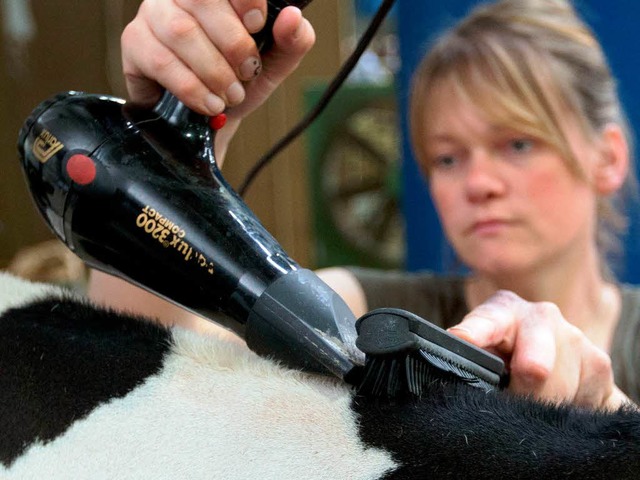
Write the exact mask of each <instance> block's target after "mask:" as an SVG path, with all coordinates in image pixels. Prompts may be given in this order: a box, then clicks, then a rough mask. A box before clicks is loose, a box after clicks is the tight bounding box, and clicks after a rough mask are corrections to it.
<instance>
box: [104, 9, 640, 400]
mask: <svg viewBox="0 0 640 480" xmlns="http://www.w3.org/2000/svg"><path fill="white" fill-rule="evenodd" d="M153 3H154V2H153V0H148V1H145V2H144V3H143V4H142V7H141V9H140V13H139V15H138V16H137V17H136V19H135V20H134V21H133V22H132V23H131V24H130V25H129V27H128V28H127V30H125V32H124V35H123V52H124V57H123V58H124V67H125V73H126V74H127V78H128V83H129V87H130V94H131V97H132V99H133V100H134V101H140V102H146V103H152V102H153V101H155V99H157V97H158V88H159V87H158V84H157V83H155V81H157V82H159V83H160V84H162V85H163V86H164V87H166V88H168V89H170V90H171V91H173V92H174V93H175V94H177V95H178V96H179V97H180V98H181V99H182V100H183V101H184V102H185V103H187V104H188V105H189V106H191V107H192V108H195V109H197V110H199V111H201V112H204V113H209V114H215V113H218V111H220V110H222V108H223V107H224V105H225V104H226V105H231V106H233V108H231V109H230V113H231V116H232V119H233V122H232V125H231V127H230V128H229V129H228V130H227V132H228V133H227V135H225V136H224V137H223V138H220V137H219V138H218V144H217V145H216V149H217V152H218V155H219V158H221V155H222V154H223V153H224V151H225V150H226V145H227V143H228V140H229V138H230V137H231V135H232V134H233V132H234V131H235V128H237V125H238V123H239V121H240V119H241V118H242V117H243V116H245V115H246V114H247V113H249V112H250V111H251V110H253V109H254V108H255V107H256V106H257V105H259V104H260V103H261V102H262V101H263V100H264V99H265V98H266V97H267V96H268V94H269V93H270V92H271V91H272V90H273V88H274V86H275V85H277V84H278V83H279V82H280V81H281V80H282V79H283V78H284V77H286V75H287V74H288V73H290V72H291V71H292V70H293V69H294V68H295V67H296V66H297V64H298V62H299V61H300V59H301V58H302V56H303V55H304V53H306V51H307V50H308V48H310V46H311V44H312V43H313V40H314V35H313V30H312V28H311V27H310V25H309V23H308V22H306V21H305V20H303V19H302V17H301V16H300V12H299V11H298V10H297V9H294V8H288V9H285V10H283V12H282V13H281V15H280V16H279V18H278V21H277V22H276V24H275V27H274V36H275V40H276V47H275V49H274V50H272V51H271V52H270V53H269V54H268V55H266V56H265V57H264V58H263V59H261V60H262V62H263V63H262V72H261V73H260V74H259V75H258V76H257V77H255V79H253V80H251V81H248V80H250V77H251V76H252V75H254V74H255V72H256V71H257V70H255V69H254V70H253V71H251V72H249V69H248V68H246V67H245V65H247V64H248V63H251V64H253V65H255V60H256V59H257V58H258V57H257V52H256V50H255V45H253V42H252V41H251V38H250V37H249V35H248V34H249V33H252V32H254V31H257V30H259V28H260V26H261V25H262V23H263V19H264V8H265V6H264V5H263V4H262V2H261V1H260V0H251V1H250V2H247V1H245V2H239V1H237V2H234V1H232V2H230V3H228V4H227V3H226V2H222V4H224V5H225V7H224V8H221V7H220V5H219V4H220V2H217V3H216V8H215V9H214V8H213V7H212V5H213V3H212V4H205V3H202V2H195V1H194V2H186V1H185V2H181V5H182V7H181V8H179V7H177V6H176V5H175V4H174V3H173V2H167V4H164V3H162V4H161V5H152V4H153ZM155 3H158V2H155ZM160 6H164V8H162V9H161V8H160ZM152 7H153V8H152ZM207 8H211V11H207ZM217 22H224V23H217ZM216 25H225V27H224V32H225V35H222V34H221V33H220V29H219V28H215V27H216ZM236 34H237V35H240V37H242V39H241V40H238V37H237V36H236ZM230 38H234V39H236V40H235V41H234V42H231V43H229V39H230ZM141 45H145V48H141ZM142 52H144V55H143V53H142ZM149 52H150V53H149ZM201 58H212V59H213V60H212V61H211V63H209V64H207V65H203V64H202V62H200V63H199V62H198V61H196V59H201ZM242 81H244V82H245V83H244V85H241V84H240V82H242ZM239 87H240V88H239ZM240 89H242V90H240ZM213 92H216V93H215V94H214V93H213ZM212 95H215V97H212ZM236 105H238V106H236ZM412 106H413V111H412V114H411V117H412V118H411V120H412V137H413V140H414V144H415V147H416V154H417V157H418V158H419V160H420V163H421V166H422V169H423V171H424V173H425V175H426V176H427V179H428V183H429V188H430V191H431V195H432V197H433V200H434V204H435V206H436V208H437V210H438V213H439V216H440V219H441V222H442V224H443V227H444V230H445V233H446V235H447V238H448V239H449V241H450V242H451V244H452V245H453V247H454V249H455V250H456V252H457V254H458V256H459V258H460V259H461V261H462V262H463V263H465V265H466V266H467V267H468V268H469V271H470V274H469V275H468V276H465V277H446V278H445V277H438V276H434V275H432V274H429V273H425V274H419V275H409V274H398V273H391V274H385V273H383V272H371V271H366V270H361V269H343V268H338V269H331V270H327V271H324V272H320V274H321V276H322V277H323V278H324V279H325V280H326V281H327V282H328V283H329V284H330V285H332V286H333V287H334V288H335V289H336V290H337V291H338V292H339V293H340V294H341V295H343V297H344V298H345V299H346V300H347V303H349V305H350V306H351V308H352V309H353V310H354V313H356V315H360V314H362V313H364V312H365V311H367V310H370V309H372V308H375V307H379V306H396V307H401V308H406V309H408V310H411V311H413V312H415V313H417V314H419V315H422V316H424V317H425V318H428V319H429V320H431V321H434V322H436V323H440V324H442V325H444V326H446V327H450V331H451V332H452V333H455V334H456V335H459V336H460V337H462V338H465V339H467V340H468V341H471V342H472V343H474V344H476V345H478V346H480V347H483V348H488V349H491V350H494V351H496V352H497V353H499V354H500V355H501V356H502V357H503V358H505V360H506V361H507V363H508V365H509V368H510V370H511V377H512V380H511V385H510V387H509V388H510V390H512V391H513V392H515V393H519V394H528V395H533V396H535V397H537V398H540V399H545V400H553V401H568V402H572V403H575V404H579V405H585V406H590V407H617V406H619V405H621V404H622V403H623V402H626V401H628V399H627V397H626V396H625V394H624V393H622V391H621V390H620V388H618V386H619V387H621V388H622V389H624V391H625V392H626V394H627V395H630V396H631V397H632V398H633V399H634V400H635V401H636V402H637V401H639V400H640V386H639V384H640V380H639V378H638V377H639V375H638V372H636V371H635V370H634V368H633V367H634V365H635V364H636V363H637V361H638V359H640V348H638V347H636V346H635V344H636V343H637V342H636V341H634V340H635V339H636V338H637V334H636V331H637V330H638V328H640V326H639V325H640V320H639V319H640V307H638V305H640V294H638V293H637V292H635V291H633V290H632V289H630V288H627V287H621V286H620V285H618V284H617V283H616V282H615V281H614V280H613V279H612V277H611V275H610V273H609V270H608V268H607V266H606V263H605V260H604V255H605V250H603V248H604V247H605V246H606V244H604V243H603V240H605V238H604V236H603V235H602V234H603V233H607V232H610V231H611V230H610V229H611V227H612V226H613V227H616V228H617V227H618V226H619V223H620V221H619V220H620V219H619V218H618V216H617V215H615V212H614V211H612V208H611V206H612V201H611V197H612V195H613V194H615V193H616V192H618V191H620V190H621V189H622V187H623V186H624V184H625V182H628V181H629V179H630V178H631V177H630V176H629V174H628V172H629V153H628V142H627V138H626V131H625V124H624V119H623V116H622V113H621V109H620V106H619V102H618V98H617V94H616V92H615V82H614V80H613V78H612V77H611V74H610V72H609V69H608V67H607V65H606V61H605V59H604V56H603V54H602V51H601V49H600V47H599V45H598V43H597V41H596V40H595V38H594V37H593V35H592V34H591V32H590V31H589V30H588V29H587V27H586V26H585V25H584V24H583V22H582V21H581V20H580V19H579V18H578V17H577V16H576V14H575V12H574V10H573V9H572V7H571V6H570V4H568V3H567V2H565V1H561V0H505V1H501V2H497V3H492V4H489V5H487V6H486V7H480V8H478V9H476V10H474V11H473V12H471V13H470V14H469V16H467V18H466V19H464V20H463V21H462V22H460V23H459V24H458V25H457V26H455V27H454V28H453V29H452V30H451V31H449V32H448V33H447V34H445V35H444V36H442V37H441V38H440V40H439V41H438V42H437V43H436V45H435V46H434V48H433V49H432V50H431V52H430V53H429V54H428V55H427V56H426V57H425V60H424V62H423V65H422V67H421V68H420V70H419V71H418V73H417V75H416V81H415V89H414V94H413V99H412ZM101 282H102V283H101ZM104 285H107V286H108V287H110V288H112V289H111V290H106V289H105V287H104ZM98 287H99V288H98ZM129 288H130V287H128V286H126V287H123V286H122V285H121V284H119V283H117V282H116V281H113V280H109V279H105V277H98V278H96V279H95V280H94V283H93V286H92V288H91V292H94V293H96V292H100V293H99V294H97V295H94V297H95V298H97V299H98V300H102V301H107V302H108V301H110V299H113V298H114V295H115V296H117V297H119V298H122V297H123V294H124V292H126V291H127V290H128V289H129ZM130 298H135V297H130ZM135 303H136V304H137V305H140V303H139V301H138V300H136V302H135ZM118 305H119V306H122V302H120V301H119V302H118ZM158 305H160V304H158ZM125 306H126V305H125ZM131 306H133V305H131ZM145 308H151V307H150V305H147V306H146V307H145ZM159 309H161V310H162V312H163V313H167V311H166V310H164V307H162V306H160V307H159ZM634 309H635V311H633V310H634ZM146 311H147V312H149V310H146ZM169 316H171V315H169ZM460 321H461V323H458V322H460ZM456 323H457V325H456ZM610 354H611V355H612V357H611V356H610ZM612 361H613V363H612ZM612 365H613V367H612ZM614 372H615V380H614Z"/></svg>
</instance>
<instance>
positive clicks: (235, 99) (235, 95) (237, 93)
mask: <svg viewBox="0 0 640 480" xmlns="http://www.w3.org/2000/svg"><path fill="white" fill-rule="evenodd" d="M227 100H228V101H229V103H231V104H232V105H237V104H238V103H240V102H242V101H243V100H244V88H243V87H242V85H241V84H240V82H233V83H232V84H231V86H230V87H229V88H227Z"/></svg>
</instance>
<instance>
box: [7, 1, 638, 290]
mask: <svg viewBox="0 0 640 480" xmlns="http://www.w3.org/2000/svg"><path fill="white" fill-rule="evenodd" d="M139 3H140V2H139V0H83V1H82V2H79V1H71V0H58V1H56V2H35V1H31V0H0V27H1V30H0V34H1V36H0V152H1V158H2V162H3V163H2V170H1V172H2V174H1V175H2V177H1V178H2V180H1V181H0V269H7V268H8V269H10V270H12V271H15V272H17V273H19V274H22V275H24V276H27V277H30V278H33V279H36V280H48V281H60V282H65V283H77V282H82V281H83V278H84V275H85V271H84V268H83V266H82V265H81V264H80V263H79V262H78V261H77V260H75V258H74V257H73V256H72V255H71V254H70V253H68V252H67V251H66V250H65V249H64V248H62V247H61V246H60V244H59V243H58V242H57V241H55V240H53V236H52V235H51V233H50V232H49V231H48V229H47V228H46V226H45V224H44V222H43V221H42V220H41V219H40V218H39V216H38V215H37V213H36V211H35V208H34V206H33V204H32V201H31V199H30V198H29V196H28V192H27V191H26V186H25V182H24V179H23V178H22V172H21V171H20V168H19V164H18V156H17V150H16V140H17V134H18V131H19V129H20V127H21V125H22V123H23V121H24V120H25V119H26V117H27V116H28V115H29V113H30V111H31V110H32V109H33V108H34V107H35V106H36V105H37V104H38V103H40V102H41V101H42V100H44V99H46V98H47V97H49V96H51V95H53V94H55V93H58V92H62V91H67V90H81V91H87V92H92V93H109V94H114V95H117V96H122V97H124V96H126V93H125V90H124V83H123V79H122V74H121V64H120V33H121V32H122V29H123V28H124V26H125V25H126V23H127V22H129V21H130V20H131V19H132V18H133V16H134V15H135V12H136V10H137V8H138V5H139ZM476 3H477V1H474V0H449V1H448V2H435V1H431V2H428V1H424V2H422V1H420V2H416V1H409V0H398V1H397V5H396V7H395V8H394V10H393V11H392V13H391V14H390V16H389V18H388V19H387V21H386V22H385V24H384V26H383V27H382V29H381V31H380V32H379V34H378V35H377V36H376V38H375V40H374V41H373V43H372V45H371V46H370V48H369V49H368V51H367V52H366V53H365V55H364V56H363V58H362V60H361V61H360V63H359V64H358V66H357V68H356V70H355V71H354V72H353V74H352V75H351V76H350V78H349V81H348V84H347V85H346V86H345V87H344V88H343V89H342V90H341V91H340V92H339V94H338V96H337V98H335V100H334V101H333V102H332V103H331V105H330V108H329V109H328V110H327V111H326V112H325V113H324V114H323V115H322V116H321V117H320V119H319V120H318V121H317V122H316V123H314V125H313V126H312V127H311V128H310V129H309V131H308V132H307V133H306V134H305V135H304V136H303V137H302V138H300V139H299V140H297V141H296V142H295V143H294V144H292V145H291V146H290V147H289V148H287V149H286V150H285V151H284V152H283V153H281V154H280V155H279V156H278V157H276V159H275V160H274V161H273V162H272V164H271V165H270V166H269V167H267V168H266V169H265V170H264V171H263V172H262V173H261V174H260V175H259V176H258V178H257V179H256V181H255V182H254V184H253V185H252V187H251V188H250V189H249V191H248V194H247V196H246V200H247V203H248V204H249V206H250V207H251V208H252V209H253V210H254V212H255V213H256V214H257V216H258V217H259V218H260V220H261V221H262V222H263V224H264V225H265V227H266V228H267V229H268V230H269V231H270V232H271V233H272V234H273V235H274V236H275V237H276V238H277V239H278V240H279V241H280V243H281V244H282V245H283V247H284V248H285V250H286V251H287V252H288V253H289V254H290V255H291V256H292V257H293V258H295V259H296V260H297V261H298V262H299V263H301V264H302V265H305V266H307V267H310V268H317V267H323V266H329V265H341V264H359V265H367V266H375V267H381V268H407V269H410V270H419V269H425V268H429V269H434V270H438V271H443V270H447V269H449V268H450V267H451V265H452V263H453V258H452V254H451V252H450V249H449V248H448V246H447V245H446V242H444V240H443V238H442V234H441V232H440V227H439V225H438V222H437V219H436V217H435V213H434V211H433V208H432V207H431V204H430V202H429V200H428V198H427V195H426V189H425V185H424V182H423V181H422V180H421V178H420V176H419V174H418V173H417V168H416V166H415V163H414V162H413V157H412V152H411V149H410V147H409V145H408V143H407V141H406V139H405V138H404V136H403V134H402V132H403V131H405V129H406V122H405V118H406V102H407V92H408V85H409V79H410V75H411V72H412V71H413V69H414V67H415V65H416V63H417V62H418V60H419V58H420V57H421V55H422V53H423V51H424V50H425V48H426V46H427V45H428V42H429V40H430V39H431V38H433V37H434V36H435V35H436V34H437V33H439V32H440V31H441V30H442V29H443V28H446V27H447V26H448V25H450V24H451V23H453V22H454V21H455V19H457V18H458V17H460V16H462V15H463V14H464V13H465V12H466V11H467V10H468V9H469V8H471V7H472V6H473V5H475V4H476ZM379 4H380V0H316V1H315V2H313V3H312V4H311V5H310V6H309V7H308V8H307V10H306V16H307V17H308V18H309V19H310V20H311V22H312V23H313V24H314V26H315V28H316V32H317V37H318V39H317V42H316V46H315V47H314V49H313V50H312V52H311V54H310V55H309V56H308V57H307V58H306V59H305V61H304V63H303V64H302V66H301V68H300V69H299V70H298V71H297V72H296V73H295V74H294V75H293V76H292V77H291V78H290V79H289V80H288V81H287V82H286V83H285V84H284V85H283V86H282V87H281V88H280V89H279V90H278V91H277V92H276V93H275V94H274V95H273V96H272V98H271V99H270V100H269V102H268V103H267V104H265V105H264V106H263V107H262V108H261V109H260V110H259V111H257V112H256V113H255V114H254V115H253V116H252V117H251V118H250V119H248V120H247V121H246V122H245V123H244V124H243V126H242V129H241V131H240V132H239V134H238V135H237V136H236V138H235V139H234V142H233V144H232V146H231V149H230V151H229V154H228V156H227V161H226V162H225V164H224V169H223V173H224V175H225V177H226V178H227V180H228V181H229V182H230V183H231V185H233V186H236V187H237V186H239V185H240V183H241V182H242V180H243V178H244V176H245V174H246V173H247V172H248V171H249V169H250V168H251V166H252V165H253V164H254V163H255V161H256V160H257V159H258V158H260V156H261V154H262V153H264V152H265V151H266V150H267V149H268V148H269V147H270V146H271V145H273V144H274V143H275V142H276V141H277V140H278V139H279V138H281V136H283V135H284V134H285V133H286V132H287V131H288V130H289V129H290V128H291V127H292V126H293V125H294V124H295V123H296V122H297V121H298V120H299V119H300V118H301V117H302V115H303V114H304V112H305V111H307V110H308V109H310V108H311V107H312V106H313V105H314V104H315V102H317V100H318V98H319V97H320V95H321V94H322V92H323V91H324V88H325V87H326V85H327V83H328V82H329V81H330V80H331V78H332V77H333V75H334V74H335V73H336V72H337V70H338V68H339V66H340V65H341V63H342V62H343V61H344V60H345V59H346V58H347V56H348V55H349V54H350V53H351V51H352V50H353V48H354V46H355V44H356V42H357V39H358V38H359V37H360V35H361V34H362V32H363V31H364V29H365V28H366V26H367V25H368V22H369V21H370V19H371V18H372V16H373V15H374V13H375V11H376V9H377V7H378V6H379ZM576 5H577V6H578V8H579V10H580V11H581V12H582V13H583V14H584V15H585V17H586V18H587V20H588V21H589V23H590V24H591V25H592V26H593V28H594V29H595V30H596V33H597V34H598V35H599V37H600V38H601V40H602V41H603V44H604V46H605V50H606V51H607V54H608V55H609V58H610V60H611V64H612V68H613V70H614V72H615V74H616V75H617V76H618V78H619V80H620V91H621V95H622V98H623V102H624V104H625V106H626V109H627V112H628V114H629V117H630V120H631V123H632V125H633V126H635V129H636V131H638V128H640V108H638V107H640V93H639V91H638V88H637V85H636V84H637V77H638V75H637V73H638V72H639V71H640V58H639V57H640V49H638V48H635V46H636V45H638V43H639V41H638V40H637V38H636V35H635V25H634V23H633V19H637V18H640V3H638V2H635V1H632V0H627V1H623V0H621V1H618V2H613V3H612V2H608V3H605V2H604V0H580V1H578V2H576ZM400 59H402V62H401V61H400ZM631 217H632V225H631V229H630V234H629V236H628V238H627V241H626V249H627V256H626V259H625V260H624V261H623V262H622V263H621V265H620V268H619V271H618V273H619V276H620V277H621V278H622V279H623V280H625V281H630V282H635V283H640V246H638V245H637V244H636V243H637V242H635V241H634V239H635V238H637V236H638V233H640V229H639V227H638V225H640V216H639V215H638V213H637V211H635V210H634V211H633V212H631Z"/></svg>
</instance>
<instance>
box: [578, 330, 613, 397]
mask: <svg viewBox="0 0 640 480" xmlns="http://www.w3.org/2000/svg"><path fill="white" fill-rule="evenodd" d="M583 343H584V347H583V351H584V353H583V354H582V356H581V358H582V361H581V365H580V366H581V371H580V384H579V387H578V391H577V392H576V395H575V399H574V403H576V404H577V405H581V406H585V407H592V408H593V407H603V406H605V404H606V403H607V401H608V399H609V398H610V397H611V395H612V394H613V393H614V383H613V370H612V368H611V358H610V357H609V355H607V354H606V353H605V352H604V351H602V350H601V349H599V348H597V347H596V346H595V345H592V344H591V343H590V342H588V341H586V339H585V341H584V342H583Z"/></svg>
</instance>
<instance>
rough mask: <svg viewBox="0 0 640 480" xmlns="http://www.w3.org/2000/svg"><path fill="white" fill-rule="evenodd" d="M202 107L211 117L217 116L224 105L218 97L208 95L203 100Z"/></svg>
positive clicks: (211, 94)
mask: <svg viewBox="0 0 640 480" xmlns="http://www.w3.org/2000/svg"><path fill="white" fill-rule="evenodd" d="M204 105H205V107H207V110H209V113H210V114H211V115H217V114H218V113H221V112H222V111H223V110H224V107H225V104H224V100H222V99H221V98H220V97H219V96H217V95H214V94H213V93H210V94H209V95H207V96H206V97H205V99H204Z"/></svg>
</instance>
